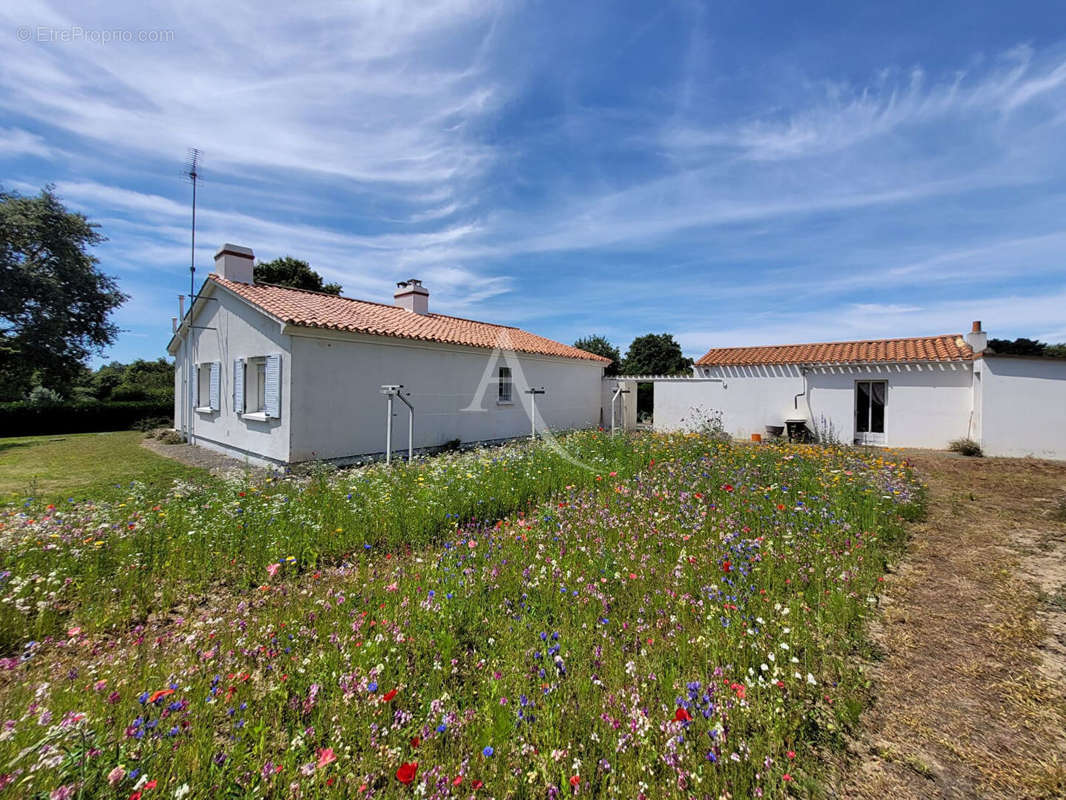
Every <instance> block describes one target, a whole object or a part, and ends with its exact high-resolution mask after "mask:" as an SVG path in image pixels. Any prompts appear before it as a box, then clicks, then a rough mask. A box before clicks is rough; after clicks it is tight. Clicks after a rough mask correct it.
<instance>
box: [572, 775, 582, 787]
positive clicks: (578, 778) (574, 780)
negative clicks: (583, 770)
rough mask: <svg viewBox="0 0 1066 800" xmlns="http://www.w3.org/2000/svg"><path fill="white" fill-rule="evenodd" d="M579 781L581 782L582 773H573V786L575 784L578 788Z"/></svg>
mask: <svg viewBox="0 0 1066 800" xmlns="http://www.w3.org/2000/svg"><path fill="white" fill-rule="evenodd" d="M579 783H581V776H580V775H571V776H570V785H571V786H573V787H574V788H575V789H576V788H577V785H578V784H579Z"/></svg>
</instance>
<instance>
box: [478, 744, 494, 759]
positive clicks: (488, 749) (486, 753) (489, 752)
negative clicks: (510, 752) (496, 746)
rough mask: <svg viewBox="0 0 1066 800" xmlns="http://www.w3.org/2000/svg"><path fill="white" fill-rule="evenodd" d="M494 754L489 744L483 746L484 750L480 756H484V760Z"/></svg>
mask: <svg viewBox="0 0 1066 800" xmlns="http://www.w3.org/2000/svg"><path fill="white" fill-rule="evenodd" d="M495 752H496V751H495V750H493V749H492V745H491V744H487V745H485V749H484V750H482V751H481V755H483V756H485V758H488V757H489V756H491V755H492V754H493V753H495Z"/></svg>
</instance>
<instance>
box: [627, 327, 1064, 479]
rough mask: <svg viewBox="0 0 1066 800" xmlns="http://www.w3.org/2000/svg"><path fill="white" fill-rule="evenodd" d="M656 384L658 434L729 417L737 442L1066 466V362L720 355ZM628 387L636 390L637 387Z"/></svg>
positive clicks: (849, 351)
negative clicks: (811, 440) (952, 452)
mask: <svg viewBox="0 0 1066 800" xmlns="http://www.w3.org/2000/svg"><path fill="white" fill-rule="evenodd" d="M645 380H649V381H650V382H651V383H653V385H654V415H653V420H654V422H653V424H654V427H655V428H656V429H658V430H679V429H691V428H693V427H694V426H696V425H698V424H699V423H700V422H701V421H702V420H705V419H706V418H707V416H708V415H710V414H720V415H721V421H722V423H723V425H724V427H725V430H726V431H727V432H728V433H730V434H731V435H733V436H734V437H737V438H742V439H750V438H752V436H755V437H759V438H765V437H767V436H773V435H777V434H781V433H787V431H788V430H789V429H790V428H791V429H793V430H800V429H805V430H806V431H808V432H810V433H812V434H814V435H816V436H817V437H818V438H820V439H822V440H828V441H836V442H840V443H844V444H853V443H854V444H865V445H878V446H888V447H925V448H936V449H943V448H946V447H947V446H948V445H949V443H950V442H952V441H954V440H957V439H972V440H974V441H975V442H977V443H978V444H980V445H981V447H982V449H983V450H984V452H985V453H986V454H987V455H997V456H1036V457H1042V458H1056V459H1066V359H1061V358H1036V357H1019V356H1010V355H999V354H996V353H994V352H992V351H990V350H989V349H988V336H987V334H986V332H985V331H984V330H983V329H982V327H981V323H980V322H974V323H973V325H972V326H971V330H970V332H969V333H967V334H966V335H961V334H945V335H941V336H922V337H912V338H901V339H875V340H866V341H855V342H824V343H817V344H796V345H774V346H761V347H723V348H713V349H711V350H709V351H707V353H705V354H704V355H703V356H702V357H701V358H700V359H698V360H697V361H696V363H695V365H694V366H693V375H692V376H691V377H689V378H682V379H677V378H661V379H656V378H654V377H652V378H649V379H645ZM623 383H626V384H631V385H632V386H633V388H635V381H632V380H631V379H627V380H625V381H623Z"/></svg>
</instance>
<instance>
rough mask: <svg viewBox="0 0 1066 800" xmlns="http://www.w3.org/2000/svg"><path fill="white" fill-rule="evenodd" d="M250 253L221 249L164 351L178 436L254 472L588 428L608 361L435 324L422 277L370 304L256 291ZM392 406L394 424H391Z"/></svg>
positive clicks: (501, 333)
mask: <svg viewBox="0 0 1066 800" xmlns="http://www.w3.org/2000/svg"><path fill="white" fill-rule="evenodd" d="M253 265H254V255H253V253H252V251H251V250H250V249H249V248H246V247H239V246H236V245H232V244H226V245H224V246H223V247H222V248H221V249H220V250H219V251H218V253H217V255H216V256H215V272H214V273H213V274H211V275H210V276H209V277H208V279H207V280H206V281H205V283H204V285H203V287H202V289H201V291H200V293H199V294H198V295H197V296H196V297H195V298H194V300H193V301H192V304H191V306H190V308H189V310H188V313H187V314H184V315H183V318H182V319H181V322H180V324H176V325H175V331H174V335H173V338H172V339H171V340H170V343H169V344H168V346H167V350H168V351H169V353H170V354H171V355H172V356H173V357H174V359H175V365H176V369H175V402H174V418H175V427H176V428H178V429H179V430H181V431H183V432H184V433H185V434H186V436H187V437H188V439H189V441H190V442H192V443H195V444H198V445H201V446H203V447H207V448H210V449H212V450H217V451H220V452H223V453H227V454H229V455H232V456H236V457H238V458H241V459H245V460H247V461H249V462H251V463H255V464H290V463H294V462H299V461H306V460H310V459H321V460H332V461H338V462H341V461H344V460H354V459H355V458H356V457H359V456H366V455H372V454H380V453H382V452H384V450H385V446H386V436H387V434H386V431H387V429H389V428H390V426H391V425H392V424H395V427H396V435H395V436H393V438H392V441H393V445H394V446H396V448H397V449H403V450H406V446H407V439H408V436H407V434H408V423H409V421H411V420H409V418H408V413H407V408H406V406H405V405H404V404H403V403H402V402H396V403H395V404H394V405H393V404H392V403H390V402H389V401H390V400H392V399H396V398H395V396H394V397H393V398H389V397H388V396H387V395H385V394H383V387H384V386H393V387H402V388H397V389H394V390H393V391H398V392H401V393H402V396H403V398H404V399H405V400H406V401H407V402H408V403H410V404H411V405H412V406H413V407H414V412H413V426H412V428H411V430H412V438H413V442H412V443H413V446H414V447H415V448H418V449H423V448H435V447H439V446H441V445H445V444H447V443H449V442H455V441H458V442H461V443H469V442H486V441H498V440H504V439H510V438H514V437H518V436H523V435H529V433H530V431H531V428H532V424H531V409H532V404H533V401H534V396H533V395H531V394H528V390H530V389H534V388H536V389H540V388H543V389H544V393H543V394H539V395H536V396H535V402H536V406H535V409H536V410H535V414H536V425H537V429H538V430H543V429H545V428H550V429H551V430H556V431H557V430H565V429H571V428H582V427H592V426H595V425H597V424H598V423H599V421H600V392H601V379H602V376H603V370H604V367H605V366H606V364H607V363H608V359H605V358H603V357H601V356H597V355H594V354H592V353H587V352H585V351H583V350H578V349H577V348H574V347H570V346H568V345H565V344H561V343H559V342H554V341H552V340H550V339H545V338H543V337H541V336H536V335H534V334H532V333H528V332H526V331H523V330H520V329H518V328H513V327H509V326H506V325H495V324H491V323H487V322H476V321H473V320H468V319H462V318H460V317H453V316H447V315H444V314H436V313H432V312H431V311H430V309H429V290H428V289H427V288H426V287H424V286H423V285H422V284H421V282H420V281H418V280H414V279H412V280H409V281H404V282H402V283H400V284H398V288H397V290H396V293H395V296H394V298H393V303H392V304H391V305H390V304H384V303H375V302H369V301H364V300H353V299H349V298H345V297H337V296H333V295H327V294H321V293H318V292H308V291H302V290H298V289H290V288H283V287H279V286H270V285H263V284H257V283H255V281H254V280H253ZM389 408H393V413H394V415H395V417H396V418H395V420H393V419H388V418H387V416H386V415H387V413H388V411H387V409H389Z"/></svg>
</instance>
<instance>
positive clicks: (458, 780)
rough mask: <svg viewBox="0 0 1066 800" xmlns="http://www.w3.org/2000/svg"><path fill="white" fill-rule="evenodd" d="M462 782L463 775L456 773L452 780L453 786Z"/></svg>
mask: <svg viewBox="0 0 1066 800" xmlns="http://www.w3.org/2000/svg"><path fill="white" fill-rule="evenodd" d="M462 782H463V776H462V775H456V776H455V780H454V781H452V786H458V785H459V784H461V783H462Z"/></svg>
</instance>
